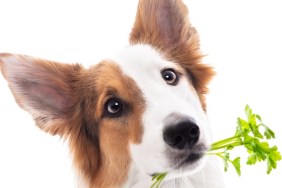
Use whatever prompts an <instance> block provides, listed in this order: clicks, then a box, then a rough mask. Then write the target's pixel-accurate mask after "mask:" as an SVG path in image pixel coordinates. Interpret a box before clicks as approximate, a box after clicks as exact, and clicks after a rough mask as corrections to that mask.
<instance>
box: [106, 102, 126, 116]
mask: <svg viewBox="0 0 282 188" xmlns="http://www.w3.org/2000/svg"><path fill="white" fill-rule="evenodd" d="M123 109H124V104H123V102H122V101H121V100H120V99H118V98H111V99H109V100H108V101H107V102H106V104H105V112H106V114H107V115H108V116H110V117H118V116H120V115H121V114H122V112H123Z"/></svg>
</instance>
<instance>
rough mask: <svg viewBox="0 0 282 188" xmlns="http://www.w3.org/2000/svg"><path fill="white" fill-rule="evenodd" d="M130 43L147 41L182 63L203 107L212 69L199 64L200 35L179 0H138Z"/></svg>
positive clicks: (212, 73)
mask: <svg viewBox="0 0 282 188" xmlns="http://www.w3.org/2000/svg"><path fill="white" fill-rule="evenodd" d="M130 42H131V44H137V43H143V44H150V45H152V46H154V47H155V48H156V49H158V50H159V51H160V52H161V53H163V54H164V56H165V57H166V58H167V59H169V60H171V61H174V62H176V63H178V64H179V65H181V66H182V67H183V68H184V69H185V70H186V71H187V73H188V74H189V75H190V76H191V78H192V80H193V85H194V87H195V89H196V91H197V93H198V95H199V97H200V101H201V103H202V107H203V109H204V110H206V101H205V94H206V93H207V92H208V89H207V84H208V82H209V81H210V79H211V78H212V77H213V75H214V71H213V69H212V68H211V67H210V66H208V65H206V64H202V63H201V60H202V57H203V55H202V53H201V51H200V45H199V38H198V35H197V32H196V30H195V29H194V28H193V27H192V26H191V24H190V21H189V19H188V9H187V7H186V6H185V5H184V3H183V1H182V0H140V1H139V5H138V10H137V14H136V18H135V23H134V27H133V29H132V31H131V35H130Z"/></svg>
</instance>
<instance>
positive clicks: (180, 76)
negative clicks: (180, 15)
mask: <svg viewBox="0 0 282 188" xmlns="http://www.w3.org/2000/svg"><path fill="white" fill-rule="evenodd" d="M114 62H116V63H117V64H118V65H119V67H121V69H122V70H123V72H124V74H126V75H127V76H128V77H130V78H132V79H133V81H134V83H135V84H134V85H135V86H136V87H137V88H138V90H139V91H141V94H142V100H141V101H138V100H137V103H136V104H137V105H138V104H142V107H143V110H142V113H141V114H140V118H137V119H139V120H141V121H140V127H141V129H142V132H141V133H142V137H141V141H140V142H138V143H130V155H131V156H132V160H133V161H134V163H136V165H138V166H139V168H140V169H141V170H142V171H143V172H145V173H146V174H148V175H152V174H155V173H157V172H172V173H171V175H173V174H175V175H176V174H178V175H180V174H182V175H183V171H184V172H187V173H189V172H191V171H193V170H194V169H196V167H197V166H198V165H199V164H200V158H201V157H202V155H203V152H204V151H205V150H206V149H207V147H208V135H207V131H206V129H207V127H208V123H207V121H206V117H205V113H204V111H203V108H202V105H201V102H200V100H199V97H198V95H197V92H196V90H195V89H194V87H193V83H192V80H191V77H190V76H189V74H187V72H186V71H185V69H183V68H182V67H181V66H179V65H178V64H177V63H175V62H172V61H168V60H166V59H165V57H162V55H161V53H160V52H157V51H156V50H154V49H153V48H151V47H150V46H144V45H135V46H130V47H127V48H125V49H124V50H123V51H122V52H121V53H120V54H119V56H118V57H117V58H115V59H114ZM132 62H135V63H132ZM133 96H138V95H136V94H135V95H133ZM142 101H143V102H142ZM143 103H144V104H143ZM136 104H133V105H136ZM129 118H130V117H129ZM179 172H181V173H179Z"/></svg>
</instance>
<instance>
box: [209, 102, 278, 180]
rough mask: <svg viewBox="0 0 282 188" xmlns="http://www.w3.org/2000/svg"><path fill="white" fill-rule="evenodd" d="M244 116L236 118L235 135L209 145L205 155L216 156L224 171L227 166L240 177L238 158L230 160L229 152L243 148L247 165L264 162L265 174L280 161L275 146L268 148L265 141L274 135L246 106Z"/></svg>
mask: <svg viewBox="0 0 282 188" xmlns="http://www.w3.org/2000/svg"><path fill="white" fill-rule="evenodd" d="M245 114H246V117H247V119H246V120H245V119H243V118H240V117H238V118H237V127H236V132H235V135H234V136H232V137H230V138H226V139H224V140H220V141H218V142H215V143H213V144H212V145H211V148H210V150H209V151H208V153H207V154H209V155H211V154H214V155H217V156H219V157H221V158H222V159H223V161H224V170H225V171H227V169H228V167H229V164H230V163H231V164H232V166H233V167H234V168H235V170H236V172H237V174H238V175H239V176H240V175H241V166H240V159H241V158H240V157H236V158H235V159H233V160H232V159H231V158H230V150H232V149H233V148H235V147H239V146H243V147H245V149H246V150H247V152H248V154H249V156H248V159H247V164H248V165H253V164H256V163H257V162H261V161H266V164H267V174H269V173H270V172H271V171H272V170H273V169H276V167H277V162H278V161H280V160H281V154H280V152H279V151H278V148H277V146H270V145H269V143H268V142H267V140H269V139H273V138H275V133H274V132H273V131H272V130H271V129H270V128H269V127H268V126H266V125H265V124H264V123H263V122H262V119H261V117H260V116H259V115H258V114H254V113H253V111H252V109H251V108H250V107H249V106H248V105H246V107H245Z"/></svg>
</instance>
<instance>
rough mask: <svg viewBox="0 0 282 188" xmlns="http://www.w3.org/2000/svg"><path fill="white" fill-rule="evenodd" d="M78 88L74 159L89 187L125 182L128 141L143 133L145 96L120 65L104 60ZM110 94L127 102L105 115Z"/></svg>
mask: <svg viewBox="0 0 282 188" xmlns="http://www.w3.org/2000/svg"><path fill="white" fill-rule="evenodd" d="M80 82H81V83H80V86H79V88H78V90H77V92H79V95H80V105H79V106H76V109H75V110H74V111H75V112H76V113H75V114H74V116H73V118H72V119H71V122H72V123H74V122H75V121H77V120H79V119H80V120H79V122H76V123H75V125H76V126H73V128H72V130H71V132H70V134H69V136H70V137H69V141H70V147H71V150H72V152H73V154H74V163H75V165H76V167H77V168H78V169H80V172H81V173H82V175H83V176H84V177H85V178H86V179H87V180H88V181H89V182H90V185H91V186H90V187H113V186H118V185H121V184H122V183H124V181H125V180H126V178H127V175H128V170H129V169H128V168H129V165H130V160H131V159H130V154H129V143H139V142H140V141H141V137H142V125H141V114H142V112H143V110H144V105H145V103H144V100H143V97H142V93H141V91H140V90H139V89H138V87H137V86H136V84H135V83H134V81H133V80H132V79H130V78H129V77H127V76H126V75H124V74H123V73H122V71H121V70H120V69H119V67H118V66H117V65H115V64H114V63H112V62H110V61H104V62H102V63H100V64H98V65H96V66H93V67H92V68H90V70H89V71H87V72H86V73H85V74H83V75H82V77H81V81H80ZM110 97H118V98H120V99H122V100H123V101H124V102H125V103H126V104H127V106H126V109H125V113H124V114H123V115H122V116H121V117H118V118H110V117H106V116H105V115H104V105H105V103H106V101H107V99H109V98H110Z"/></svg>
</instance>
